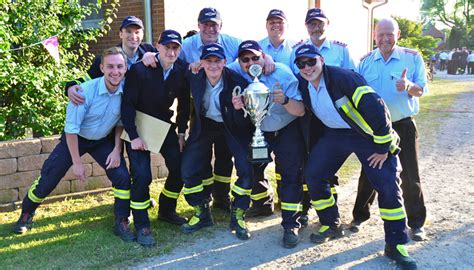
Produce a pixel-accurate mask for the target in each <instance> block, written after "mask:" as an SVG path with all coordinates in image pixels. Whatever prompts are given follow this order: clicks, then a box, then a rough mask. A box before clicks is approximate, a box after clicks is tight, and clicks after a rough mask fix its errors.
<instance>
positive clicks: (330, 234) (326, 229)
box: [310, 225, 344, 244]
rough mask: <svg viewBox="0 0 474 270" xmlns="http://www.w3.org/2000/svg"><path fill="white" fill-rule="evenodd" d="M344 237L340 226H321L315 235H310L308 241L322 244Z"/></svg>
mask: <svg viewBox="0 0 474 270" xmlns="http://www.w3.org/2000/svg"><path fill="white" fill-rule="evenodd" d="M343 236H344V231H343V229H342V226H341V225H333V226H326V225H323V226H321V228H320V229H319V231H318V232H317V233H312V234H311V235H310V240H311V242H313V243H316V244H322V243H324V242H327V241H328V240H332V239H336V238H340V237H343Z"/></svg>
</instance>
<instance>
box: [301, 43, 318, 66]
mask: <svg viewBox="0 0 474 270" xmlns="http://www.w3.org/2000/svg"><path fill="white" fill-rule="evenodd" d="M316 56H322V55H321V53H320V52H319V50H318V49H317V48H316V47H314V46H313V45H311V44H303V45H301V46H300V47H299V48H298V49H296V53H295V63H296V61H298V58H301V57H308V58H315V57H316Z"/></svg>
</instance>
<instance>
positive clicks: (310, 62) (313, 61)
mask: <svg viewBox="0 0 474 270" xmlns="http://www.w3.org/2000/svg"><path fill="white" fill-rule="evenodd" d="M317 61H318V59H317V58H310V59H308V60H306V61H303V60H298V61H296V63H295V64H296V66H297V67H298V68H299V69H303V68H305V66H306V65H308V66H309V67H314V65H316V62H317Z"/></svg>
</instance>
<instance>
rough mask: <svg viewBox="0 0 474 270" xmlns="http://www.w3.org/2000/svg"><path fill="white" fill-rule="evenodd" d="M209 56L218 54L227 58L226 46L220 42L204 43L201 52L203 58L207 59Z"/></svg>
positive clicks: (221, 57) (219, 56)
mask: <svg viewBox="0 0 474 270" xmlns="http://www.w3.org/2000/svg"><path fill="white" fill-rule="evenodd" d="M209 56H216V57H218V58H220V59H225V53H224V47H222V45H221V44H219V43H211V44H207V45H204V47H203V48H202V52H201V59H206V58H208V57H209Z"/></svg>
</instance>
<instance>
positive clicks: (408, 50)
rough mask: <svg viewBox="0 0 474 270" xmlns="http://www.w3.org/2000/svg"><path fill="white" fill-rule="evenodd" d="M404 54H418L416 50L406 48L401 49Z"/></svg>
mask: <svg viewBox="0 0 474 270" xmlns="http://www.w3.org/2000/svg"><path fill="white" fill-rule="evenodd" d="M403 51H404V52H406V53H411V54H415V55H416V54H418V51H417V50H413V49H408V48H405V49H403Z"/></svg>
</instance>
